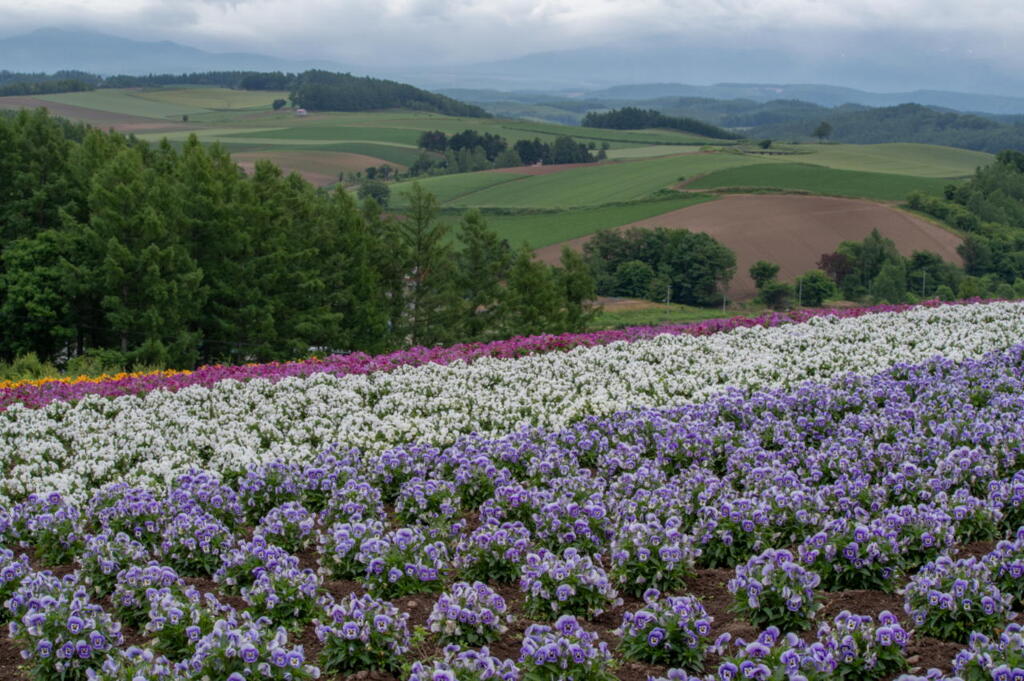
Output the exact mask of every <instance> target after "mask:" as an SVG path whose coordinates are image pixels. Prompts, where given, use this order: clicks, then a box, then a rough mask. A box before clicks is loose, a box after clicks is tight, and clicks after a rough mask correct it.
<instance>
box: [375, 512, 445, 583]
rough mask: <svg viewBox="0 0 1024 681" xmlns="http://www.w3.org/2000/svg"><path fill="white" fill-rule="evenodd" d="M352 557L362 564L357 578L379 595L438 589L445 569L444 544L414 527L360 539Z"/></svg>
mask: <svg viewBox="0 0 1024 681" xmlns="http://www.w3.org/2000/svg"><path fill="white" fill-rule="evenodd" d="M356 560H357V561H359V562H360V563H361V564H362V565H363V567H364V572H363V577H362V580H361V581H362V582H363V583H364V584H365V585H366V588H367V590H368V591H369V592H370V593H372V594H374V595H375V596H378V597H380V598H393V597H395V596H405V595H407V594H417V593H431V592H436V591H440V590H441V589H442V588H443V586H444V577H445V574H446V573H447V571H448V568H449V559H448V549H447V547H446V546H445V545H444V544H443V543H441V542H431V541H429V540H428V539H427V537H426V536H425V535H424V533H423V531H422V530H421V529H419V528H415V527H401V528H399V529H397V530H393V531H392V532H388V533H387V534H385V535H384V536H383V537H370V538H368V539H365V540H363V542H362V544H360V546H359V552H358V553H357V554H356Z"/></svg>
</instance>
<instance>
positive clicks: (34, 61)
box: [0, 28, 347, 76]
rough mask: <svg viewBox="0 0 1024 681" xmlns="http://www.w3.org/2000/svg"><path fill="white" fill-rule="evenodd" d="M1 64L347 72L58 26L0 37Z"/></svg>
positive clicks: (142, 70) (114, 71)
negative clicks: (314, 69)
mask: <svg viewBox="0 0 1024 681" xmlns="http://www.w3.org/2000/svg"><path fill="white" fill-rule="evenodd" d="M0 68H2V69H6V70H8V71H21V72H47V73H51V72H53V71H61V70H77V71H87V72H89V73H96V74H99V75H102V76H111V75H121V74H123V75H130V76H142V75H147V74H150V73H189V72H194V71H286V72H287V71H290V72H298V71H305V70H306V69H312V68H321V69H328V70H331V71H344V70H347V69H346V67H344V66H342V65H341V64H337V63H333V62H326V61H317V60H308V61H296V60H289V59H279V58H277V57H269V56H267V55H262V54H247V53H243V52H237V53H223V54H218V53H213V52H206V51H204V50H200V49H197V48H194V47H187V46H185V45H180V44H178V43H174V42H170V41H166V40H165V41H162V42H143V41H139V40H129V39H127V38H119V37H116V36H112V35H107V34H104V33H96V32H92V31H78V30H75V31H70V30H63V29H58V28H43V29H39V30H37V31H33V32H31V33H26V34H24V35H18V36H13V37H10V38H4V39H0Z"/></svg>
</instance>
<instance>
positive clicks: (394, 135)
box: [229, 125, 420, 148]
mask: <svg viewBox="0 0 1024 681" xmlns="http://www.w3.org/2000/svg"><path fill="white" fill-rule="evenodd" d="M251 136H252V135H250V134H249V133H245V132H242V133H234V134H233V135H230V136H229V137H251ZM259 137H260V138H261V139H266V140H285V141H295V140H303V141H315V142H391V143H393V144H403V145H406V146H409V147H414V148H415V147H416V143H417V142H418V141H419V138H420V132H419V131H417V130H409V129H404V128H367V127H362V126H355V125H338V126H332V127H326V126H321V125H312V126H306V125H296V126H295V127H291V128H278V129H276V130H265V131H263V132H261V133H260V134H259Z"/></svg>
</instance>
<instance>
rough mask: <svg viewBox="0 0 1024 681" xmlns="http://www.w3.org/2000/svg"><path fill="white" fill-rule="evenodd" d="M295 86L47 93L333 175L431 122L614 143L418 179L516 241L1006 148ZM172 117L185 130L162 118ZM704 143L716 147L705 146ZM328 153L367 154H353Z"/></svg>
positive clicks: (175, 136)
mask: <svg viewBox="0 0 1024 681" xmlns="http://www.w3.org/2000/svg"><path fill="white" fill-rule="evenodd" d="M283 97H286V93H283V92H247V91H239V90H229V89H224V88H207V87H182V88H152V89H131V90H96V91H92V92H80V93H68V94H60V95H49V96H45V97H43V99H45V100H48V101H51V102H54V103H62V104H68V105H74V106H76V107H82V108H85V109H92V110H95V111H99V112H103V113H104V115H105V114H107V113H110V114H125V115H132V116H139V117H143V118H148V119H151V120H152V121H153V127H152V128H151V130H152V132H150V131H148V130H147V129H146V128H145V126H143V127H142V129H140V128H139V127H138V122H137V121H130V122H129V125H128V126H127V127H126V128H125V129H126V130H131V131H132V132H133V133H135V134H137V136H138V137H139V138H140V139H143V140H146V141H150V142H159V141H160V140H161V139H163V138H165V137H166V138H168V139H169V140H170V141H171V142H172V143H173V144H175V145H180V144H181V143H182V142H184V140H186V139H187V138H188V136H189V135H190V134H193V133H194V134H196V135H198V136H199V138H200V139H201V140H202V141H203V142H206V143H213V142H220V143H222V144H224V145H225V147H226V148H227V149H228V150H229V151H231V152H233V153H245V154H246V160H252V159H256V158H261V154H266V155H268V156H271V157H272V158H273V157H277V158H280V159H287V161H288V163H289V164H290V166H291V167H292V168H297V169H300V170H304V171H306V170H308V171H309V172H310V173H313V172H316V173H320V174H321V176H323V175H334V176H336V174H337V173H336V172H335V171H337V172H340V170H346V171H347V172H351V170H350V167H351V166H352V165H356V164H361V163H363V162H364V161H365V162H366V163H367V164H377V165H379V164H383V163H391V164H399V165H404V166H409V165H411V164H412V163H414V162H415V161H416V159H417V158H418V156H419V154H420V151H419V149H418V148H417V142H418V139H419V137H420V135H421V134H422V132H424V131H428V130H441V131H444V132H445V133H447V134H454V133H457V132H461V131H463V130H467V129H474V130H477V131H479V132H480V133H492V134H496V135H501V136H502V137H504V138H505V139H507V140H508V141H509V143H510V144H514V143H515V142H516V141H518V140H521V139H533V138H535V137H538V138H540V139H541V140H543V141H545V142H547V143H551V142H552V141H553V140H554V139H555V138H556V137H557V136H559V135H570V136H572V137H574V138H575V139H577V140H578V141H581V142H586V143H591V142H592V143H594V145H595V146H596V147H600V146H602V145H603V144H604V143H607V145H608V146H609V149H608V157H609V159H610V162H607V163H601V164H596V165H591V166H584V167H580V168H573V169H568V170H562V171H558V172H552V173H549V174H543V175H526V174H516V173H493V172H482V173H471V174H460V175H446V176H440V177H429V178H422V179H420V180H419V181H420V182H421V184H422V185H423V187H424V188H425V189H427V190H428V191H430V192H432V193H434V194H435V195H437V197H438V199H439V201H440V202H441V205H442V207H443V208H444V209H445V211H446V213H448V214H457V213H459V212H461V211H463V210H465V209H467V208H481V209H484V211H485V212H487V213H488V219H489V221H490V223H491V224H492V226H493V227H494V228H495V229H496V230H497V231H498V232H499V233H500V234H501V235H502V236H503V237H504V238H507V239H509V240H510V241H511V242H512V243H514V244H518V243H521V242H522V241H527V242H529V243H530V244H531V245H533V246H534V247H542V246H545V245H550V244H553V243H557V242H559V241H563V240H566V239H571V238H575V237H579V236H583V235H586V234H589V233H591V232H594V231H597V230H599V229H604V228H608V227H615V226H618V225H622V224H627V223H630V222H633V221H636V220H642V219H646V218H650V217H654V216H655V215H658V214H660V213H663V212H668V211H671V210H675V209H677V208H681V207H684V206H686V205H689V204H690V203H695V202H699V201H703V200H706V199H705V198H704V197H702V196H699V195H698V196H693V195H680V196H674V197H671V198H670V199H667V200H664V196H663V194H664V193H665V192H664V190H666V189H668V188H672V187H675V186H677V185H678V184H679V183H680V182H681V181H683V180H690V179H691V178H694V179H692V180H691V181H690V182H689V183H688V185H687V186H686V188H687V189H688V190H697V191H700V190H705V189H707V190H711V189H725V188H753V189H754V190H758V189H761V190H765V191H801V192H810V193H819V194H826V195H832V196H848V197H865V198H871V199H878V200H894V201H899V200H903V199H904V198H905V197H906V196H907V194H909V193H910V192H911V191H915V190H916V191H924V192H929V193H940V192H941V191H942V189H943V187H944V186H945V184H947V183H948V182H949V181H950V180H952V179H956V178H962V177H965V176H967V175H970V174H971V173H972V172H973V171H974V169H975V168H976V167H977V166H979V165H984V164H987V163H989V162H991V160H992V158H993V157H992V156H991V155H989V154H983V153H978V152H972V151H966V150H962V149H953V148H948V147H939V146H933V145H924V144H878V145H849V144H799V145H786V144H777V145H775V146H774V147H773V150H775V149H777V150H779V151H788V152H791V153H790V155H785V156H761V155H757V154H751V153H742V152H741V151H740V150H739V149H733V148H732V147H731V143H730V142H722V141H718V140H709V139H707V138H702V137H698V136H695V135H690V134H686V133H681V132H676V131H672V130H639V131H630V130H604V129H595V128H582V127H569V126H563V125H558V124H554V123H545V122H537V121H532V120H513V119H502V118H465V117H452V116H443V115H440V114H433V113H425V112H418V111H410V110H389V111H380V112H350V113H341V112H318V111H313V112H311V114H310V115H309V116H308V117H297V116H296V115H295V114H294V112H292V111H291V110H282V111H276V112H275V111H273V110H272V109H271V103H272V102H273V100H274V99H276V98H283ZM185 115H187V116H188V117H189V121H188V124H187V125H183V124H182V121H181V119H182V116H185ZM169 121H174V122H175V123H176V124H177V125H172V124H170V123H169ZM168 125H171V126H172V127H175V128H176V129H175V130H174V131H173V132H171V133H167V132H163V131H161V128H164V129H166V128H167V126H168ZM133 126H134V127H133ZM749 144H750V143H749V142H748V143H746V144H744V145H743V146H744V147H747V146H748V145H749ZM701 147H704V149H705V150H706V151H708V152H709V153H700V152H699V149H700V148H701ZM751 150H752V151H756V148H752V149H751ZM327 152H332V153H334V152H347V153H351V154H361V155H362V156H365V157H368V158H366V159H362V158H360V159H345V158H342V157H338V156H332V155H331V153H327ZM304 154H305V155H306V156H304ZM311 177H312V176H311ZM320 179H321V180H322V177H321V178H320ZM321 183H322V182H321ZM409 186H410V185H409V183H407V182H402V183H397V184H394V185H392V186H391V196H392V199H391V208H392V209H396V210H401V209H402V208H403V204H404V199H403V196H402V193H403V192H404V191H406V190H408V188H409ZM623 204H624V205H623ZM488 209H491V210H488Z"/></svg>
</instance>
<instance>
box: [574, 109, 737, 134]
mask: <svg viewBox="0 0 1024 681" xmlns="http://www.w3.org/2000/svg"><path fill="white" fill-rule="evenodd" d="M581 125H583V126H584V127H588V128H610V129H612V130H641V129H644V128H669V129H671V130H679V131H680V132H689V133H693V134H694V135H704V136H705V137H713V138H715V139H723V140H735V139H740V138H742V137H743V135H738V134H736V133H733V132H729V131H728V130H725V129H724V128H720V127H718V126H717V125H712V124H710V123H705V122H703V121H698V120H697V119H695V118H681V117H676V116H666V115H665V114H663V113H660V112H658V111H655V110H654V109H639V108H637V107H633V106H626V107H623V108H621V109H616V110H613V111H607V112H605V113H598V112H596V111H591V112H590V113H588V114H587V115H586V116H584V117H583V121H582V123H581Z"/></svg>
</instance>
